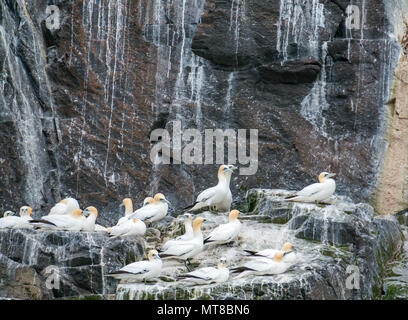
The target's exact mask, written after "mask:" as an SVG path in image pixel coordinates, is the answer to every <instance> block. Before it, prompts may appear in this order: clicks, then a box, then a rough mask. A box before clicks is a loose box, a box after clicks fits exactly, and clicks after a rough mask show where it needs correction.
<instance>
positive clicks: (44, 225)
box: [30, 206, 98, 232]
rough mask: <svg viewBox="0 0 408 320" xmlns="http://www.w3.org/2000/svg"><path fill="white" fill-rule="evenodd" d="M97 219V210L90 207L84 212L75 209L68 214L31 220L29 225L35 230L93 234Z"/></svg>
mask: <svg viewBox="0 0 408 320" xmlns="http://www.w3.org/2000/svg"><path fill="white" fill-rule="evenodd" d="M82 214H84V215H82ZM85 216H87V217H85ZM97 217H98V210H97V209H96V208H95V207H92V206H91V207H88V208H86V209H85V210H84V211H82V210H81V209H79V208H76V209H74V210H73V211H72V212H71V213H70V214H63V215H47V216H44V217H42V218H41V219H33V220H31V221H30V223H31V224H33V225H35V227H36V228H37V229H38V228H40V229H51V230H69V231H89V232H93V231H95V222H96V218H97Z"/></svg>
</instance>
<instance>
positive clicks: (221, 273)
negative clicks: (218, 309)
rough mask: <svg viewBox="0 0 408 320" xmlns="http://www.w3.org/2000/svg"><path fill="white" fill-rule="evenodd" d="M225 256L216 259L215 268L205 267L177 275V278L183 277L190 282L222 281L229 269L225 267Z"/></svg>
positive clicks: (208, 282)
mask: <svg viewBox="0 0 408 320" xmlns="http://www.w3.org/2000/svg"><path fill="white" fill-rule="evenodd" d="M226 265H227V258H225V257H222V258H220V259H218V263H217V268H214V267H206V268H201V269H198V270H194V271H192V272H189V273H186V274H182V275H180V276H178V277H177V278H178V279H183V280H186V281H188V282H191V283H192V284H210V283H213V282H215V283H222V282H225V281H227V280H228V278H229V269H228V268H227V267H226Z"/></svg>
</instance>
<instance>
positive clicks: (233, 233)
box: [205, 219, 241, 244]
mask: <svg viewBox="0 0 408 320" xmlns="http://www.w3.org/2000/svg"><path fill="white" fill-rule="evenodd" d="M240 230H241V222H240V221H239V220H238V219H236V220H235V221H231V222H228V223H225V224H221V225H219V226H218V227H216V228H215V229H214V230H213V231H212V232H211V233H210V234H209V235H208V237H206V239H205V242H206V243H207V242H208V243H211V244H224V243H229V242H231V241H233V240H234V239H235V238H236V237H237V236H238V234H239V232H240Z"/></svg>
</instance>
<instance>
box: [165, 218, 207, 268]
mask: <svg viewBox="0 0 408 320" xmlns="http://www.w3.org/2000/svg"><path fill="white" fill-rule="evenodd" d="M203 221H204V219H203V218H202V217H197V218H195V219H194V221H193V234H194V236H193V238H192V239H190V240H184V241H177V242H176V243H174V244H172V245H171V246H170V247H169V248H167V249H166V250H163V251H161V252H160V256H161V257H162V259H165V258H173V259H180V260H184V264H185V266H186V268H187V270H188V271H190V270H189V268H188V266H187V263H188V262H189V261H188V260H189V259H190V258H193V257H195V256H196V255H197V254H199V253H200V252H201V251H202V250H203V248H204V244H203V234H202V232H201V224H202V222H203Z"/></svg>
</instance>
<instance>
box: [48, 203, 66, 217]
mask: <svg viewBox="0 0 408 320" xmlns="http://www.w3.org/2000/svg"><path fill="white" fill-rule="evenodd" d="M66 210H67V206H66V205H65V204H63V203H57V204H56V205H55V206H53V207H52V208H51V210H50V213H49V215H55V214H65V213H66Z"/></svg>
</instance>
